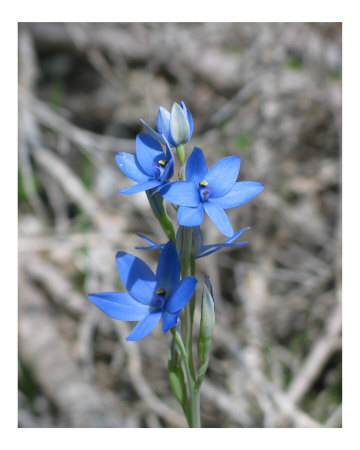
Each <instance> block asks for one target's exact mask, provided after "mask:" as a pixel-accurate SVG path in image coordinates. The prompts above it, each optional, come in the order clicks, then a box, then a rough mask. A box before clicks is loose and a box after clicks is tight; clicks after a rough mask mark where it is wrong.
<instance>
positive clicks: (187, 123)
mask: <svg viewBox="0 0 360 450" xmlns="http://www.w3.org/2000/svg"><path fill="white" fill-rule="evenodd" d="M140 122H141V123H142V124H143V125H144V127H145V128H146V130H147V131H148V132H149V133H150V134H151V136H152V137H153V138H155V139H156V140H157V141H159V142H161V143H162V144H164V143H165V140H164V137H165V139H166V140H167V141H168V142H169V144H170V145H171V146H173V147H174V146H175V147H177V146H178V145H181V144H186V143H187V142H188V141H189V139H190V138H191V136H192V133H193V129H194V122H193V118H192V115H191V112H190V111H189V110H188V109H187V108H186V106H185V103H184V102H181V103H180V105H178V104H177V103H174V104H173V107H172V109H171V112H169V111H168V110H167V109H165V108H164V107H163V106H159V114H158V116H157V119H156V126H157V129H158V133H157V132H156V131H155V130H153V129H152V128H151V127H150V126H149V125H148V124H147V123H146V122H145V121H144V120H143V119H140Z"/></svg>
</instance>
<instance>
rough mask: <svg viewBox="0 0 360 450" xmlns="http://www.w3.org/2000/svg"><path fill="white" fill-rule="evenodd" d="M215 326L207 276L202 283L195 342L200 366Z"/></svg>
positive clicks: (206, 355)
mask: <svg viewBox="0 0 360 450" xmlns="http://www.w3.org/2000/svg"><path fill="white" fill-rule="evenodd" d="M214 326H215V303H214V296H213V293H212V287H211V283H210V279H209V277H208V276H207V277H206V278H205V281H204V289H203V294H202V302H201V320H200V332H199V337H198V341H197V350H198V357H199V362H200V365H203V364H205V362H206V361H207V359H208V353H209V349H210V344H211V337H212V334H213V331H214Z"/></svg>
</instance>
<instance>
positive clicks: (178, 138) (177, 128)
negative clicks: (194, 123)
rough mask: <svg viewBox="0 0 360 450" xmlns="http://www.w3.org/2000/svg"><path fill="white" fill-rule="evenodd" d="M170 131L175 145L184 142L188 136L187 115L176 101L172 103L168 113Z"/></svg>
mask: <svg viewBox="0 0 360 450" xmlns="http://www.w3.org/2000/svg"><path fill="white" fill-rule="evenodd" d="M170 133H171V137H172V140H173V141H174V144H175V145H176V146H178V145H181V144H186V142H187V141H188V140H189V137H190V124H189V120H188V117H187V115H186V113H185V111H184V110H183V108H181V106H180V105H178V104H177V103H174V104H173V107H172V109H171V113H170Z"/></svg>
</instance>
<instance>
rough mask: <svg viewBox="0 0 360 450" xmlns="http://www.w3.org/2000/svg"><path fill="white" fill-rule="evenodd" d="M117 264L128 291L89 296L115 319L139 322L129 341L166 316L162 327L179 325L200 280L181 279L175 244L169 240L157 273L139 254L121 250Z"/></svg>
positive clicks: (153, 326)
mask: <svg viewBox="0 0 360 450" xmlns="http://www.w3.org/2000/svg"><path fill="white" fill-rule="evenodd" d="M116 264H117V268H118V272H119V276H120V278H121V281H122V282H123V284H124V286H125V288H126V289H127V291H128V292H101V293H97V294H89V295H88V297H89V299H90V301H91V302H92V303H94V304H95V305H96V306H97V307H98V308H100V309H101V310H102V311H103V312H105V313H106V314H107V315H109V316H110V317H112V318H114V319H118V320H125V321H138V324H137V325H136V326H135V327H134V328H133V330H132V331H131V333H130V334H129V336H128V337H127V338H126V340H127V341H137V340H139V339H142V338H143V337H145V336H147V335H148V334H149V333H150V332H151V331H152V330H153V329H154V328H155V327H156V325H157V324H158V322H159V320H160V319H162V321H163V323H162V330H163V331H164V332H167V331H168V330H169V328H171V327H172V326H174V325H176V323H177V320H178V316H179V314H180V312H181V310H182V308H183V307H184V306H185V305H186V304H187V302H188V301H189V300H190V298H191V296H192V294H193V292H194V290H195V287H196V284H197V279H196V277H194V276H189V277H185V278H183V279H182V280H180V263H179V258H178V255H177V252H176V248H175V245H174V243H173V242H172V241H169V242H168V243H167V244H166V245H165V246H164V248H163V249H162V252H161V255H160V260H159V264H158V267H157V271H156V275H155V274H154V273H153V272H152V271H151V269H150V268H149V267H148V266H147V265H146V264H145V263H144V262H143V261H142V260H141V259H139V258H137V257H136V256H134V255H132V254H130V253H125V252H118V253H117V255H116Z"/></svg>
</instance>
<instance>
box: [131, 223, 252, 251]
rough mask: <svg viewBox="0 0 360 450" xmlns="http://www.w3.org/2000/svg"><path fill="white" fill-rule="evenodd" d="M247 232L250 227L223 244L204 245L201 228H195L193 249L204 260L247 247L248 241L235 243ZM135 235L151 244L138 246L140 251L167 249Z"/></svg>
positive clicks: (163, 245) (140, 235)
mask: <svg viewBox="0 0 360 450" xmlns="http://www.w3.org/2000/svg"><path fill="white" fill-rule="evenodd" d="M247 230H250V227H245V228H242V229H241V230H239V231H237V232H236V233H235V234H233V235H232V236H230V237H229V238H228V239H226V241H224V242H222V243H221V244H210V245H204V242H203V236H202V232H201V229H200V227H199V226H197V227H194V228H193V231H192V240H193V244H192V247H193V248H195V253H196V258H203V257H204V256H208V255H211V253H214V252H217V251H218V250H221V249H222V248H230V247H240V246H244V245H246V244H247V241H241V242H234V241H235V239H237V238H238V237H239V236H241V235H242V234H243V233H244V232H245V231H247ZM178 231H179V230H178ZM135 234H137V235H138V236H139V237H141V239H144V241H146V242H147V243H148V244H149V245H147V246H136V247H135V248H136V249H138V250H162V249H163V248H164V247H165V244H157V243H156V242H154V241H152V240H151V239H149V238H148V237H146V236H144V235H143V234H140V233H135ZM176 241H178V239H176Z"/></svg>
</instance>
